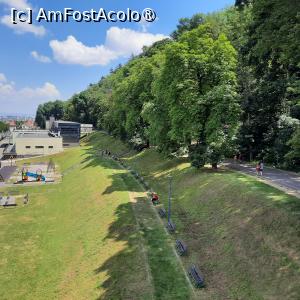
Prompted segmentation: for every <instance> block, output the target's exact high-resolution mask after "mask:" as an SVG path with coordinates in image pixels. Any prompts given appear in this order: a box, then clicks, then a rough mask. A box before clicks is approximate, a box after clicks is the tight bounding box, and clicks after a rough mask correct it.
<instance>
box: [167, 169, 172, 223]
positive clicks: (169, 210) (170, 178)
mask: <svg viewBox="0 0 300 300" xmlns="http://www.w3.org/2000/svg"><path fill="white" fill-rule="evenodd" d="M168 179H169V208H168V223H170V221H171V198H172V176H171V175H169V176H168Z"/></svg>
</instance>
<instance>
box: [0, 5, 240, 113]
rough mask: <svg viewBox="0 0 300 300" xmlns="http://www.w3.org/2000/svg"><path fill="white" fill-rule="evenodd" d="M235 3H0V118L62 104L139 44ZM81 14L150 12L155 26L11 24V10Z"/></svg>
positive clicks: (137, 24) (139, 45)
mask: <svg viewBox="0 0 300 300" xmlns="http://www.w3.org/2000/svg"><path fill="white" fill-rule="evenodd" d="M233 3H234V0H215V1H209V0H186V1H171V0H131V1H130V0H127V1H126V0H102V1H99V0H98V1H93V0H87V1H81V0H77V1H76V0H73V1H70V0H69V1H66V0H61V1H55V0H54V1H51V0H44V1H37V0H0V37H1V47H0V114H5V113H14V114H31V115H34V114H35V110H36V107H37V105H38V104H39V103H43V102H46V101H49V100H54V99H56V98H57V99H62V100H66V99H68V98H69V97H70V96H72V95H73V94H74V93H76V92H79V91H81V90H83V89H85V88H86V87H87V86H88V84H89V83H94V82H97V81H98V80H99V79H100V78H101V76H103V75H106V74H107V73H108V72H109V70H110V69H111V68H112V67H115V66H116V65H118V64H119V63H124V62H126V60H127V59H128V57H130V54H131V53H135V54H138V53H139V51H140V49H141V47H142V44H151V43H152V42H153V41H156V40H159V39H162V38H164V37H165V36H168V35H169V34H170V33H171V32H172V31H173V30H174V29H175V28H176V25H177V23H178V20H179V19H180V18H182V17H190V16H192V15H193V14H195V13H198V12H203V13H207V12H212V11H216V10H219V9H222V8H224V7H226V6H229V5H232V4H233ZM11 7H16V8H25V7H30V8H32V9H33V10H34V15H35V13H36V12H37V11H38V9H39V8H44V9H45V10H56V11H57V10H63V9H64V8H65V7H70V8H73V9H74V10H79V11H84V10H90V9H95V10H98V9H99V8H101V7H103V8H105V9H106V10H107V11H109V10H114V11H118V10H126V9H127V8H130V9H133V10H138V11H142V10H143V9H144V8H148V7H149V8H153V9H154V10H155V12H156V14H157V17H158V18H157V20H156V21H155V22H154V23H151V24H150V23H148V26H146V27H145V26H142V25H143V24H139V23H129V22H126V23H121V22H117V23H104V22H101V23H84V22H82V23H77V22H74V21H71V22H69V23H46V22H41V23H37V22H34V23H33V24H32V25H29V24H26V25H25V26H24V25H23V26H22V24H17V25H13V24H11V22H10V19H9V17H8V16H10V8H11Z"/></svg>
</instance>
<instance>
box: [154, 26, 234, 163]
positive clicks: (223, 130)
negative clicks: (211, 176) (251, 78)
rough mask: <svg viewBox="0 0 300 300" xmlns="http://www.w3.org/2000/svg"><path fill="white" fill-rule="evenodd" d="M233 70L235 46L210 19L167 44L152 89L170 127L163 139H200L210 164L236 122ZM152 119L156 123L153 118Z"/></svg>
mask: <svg viewBox="0 0 300 300" xmlns="http://www.w3.org/2000/svg"><path fill="white" fill-rule="evenodd" d="M235 70H236V52H235V50H234V48H233V47H232V45H231V44H230V42H229V41H228V39H227V38H226V37H225V35H223V34H220V35H219V36H215V35H214V30H213V28H212V27H211V25H210V24H206V25H201V26H199V27H198V28H196V29H194V30H191V31H187V32H186V33H184V34H182V36H181V37H180V39H179V41H178V42H175V43H172V44H171V45H169V46H168V47H167V48H166V62H165V65H164V67H163V70H162V73H161V76H160V78H159V79H158V83H157V90H156V97H157V99H159V101H158V102H159V103H165V104H164V105H163V107H162V109H161V110H160V109H158V110H157V114H158V115H159V114H162V115H161V117H159V119H163V117H164V118H165V123H167V124H165V125H167V126H164V130H166V129H169V130H168V132H164V136H163V139H164V140H165V141H164V143H165V145H167V144H166V139H168V140H169V141H168V144H170V145H171V146H173V145H178V146H184V147H190V146H191V145H192V144H196V145H200V144H201V145H202V146H204V147H206V151H205V153H206V154H207V158H208V159H209V160H210V161H211V162H212V163H213V164H214V165H215V164H216V163H217V162H218V161H219V159H220V155H216V153H217V152H218V153H220V154H222V153H223V151H222V149H225V147H224V146H225V144H226V143H227V141H228V140H229V139H230V138H232V137H233V136H234V134H235V133H236V128H237V123H238V112H239V109H238V104H237V95H236V92H235V87H236V86H235V82H236V78H235ZM158 108H160V106H158ZM151 123H154V125H152V126H155V123H156V119H153V121H152V122H150V124H151ZM197 149H198V147H196V148H194V150H196V151H197ZM223 154H224V153H223Z"/></svg>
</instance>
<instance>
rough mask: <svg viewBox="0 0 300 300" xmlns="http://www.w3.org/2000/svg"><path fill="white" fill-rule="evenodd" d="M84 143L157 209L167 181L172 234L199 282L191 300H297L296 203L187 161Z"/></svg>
mask: <svg viewBox="0 0 300 300" xmlns="http://www.w3.org/2000/svg"><path fill="white" fill-rule="evenodd" d="M92 141H93V143H95V145H96V147H97V148H98V149H108V150H110V151H112V153H114V154H117V155H123V160H124V162H125V163H126V164H128V165H130V166H132V168H134V169H135V170H137V171H138V172H139V173H140V174H141V175H142V176H143V177H144V178H145V180H146V181H147V182H148V183H149V184H150V185H151V187H152V188H153V189H154V190H155V191H157V192H158V193H159V195H160V196H161V199H162V202H163V203H164V205H167V196H168V179H167V176H168V175H169V174H171V175H172V176H173V206H172V208H173V216H172V219H173V221H174V222H175V224H176V226H177V233H176V237H179V238H181V239H182V240H183V241H185V242H186V243H187V245H188V248H189V256H188V257H187V258H184V259H183V262H184V265H185V266H186V267H187V266H189V265H190V264H191V263H197V264H198V265H199V266H200V269H201V270H202V272H203V274H204V276H205V279H206V283H207V288H206V289H204V290H203V291H201V292H199V299H200V296H201V299H298V298H299V294H300V283H299V275H300V259H299V257H300V241H299V234H300V231H299V230H300V219H299V215H300V204H299V199H297V198H294V197H291V196H288V195H286V194H284V193H282V192H280V191H278V190H277V189H274V188H273V187H270V186H268V185H266V184H264V183H261V182H258V181H257V180H256V179H255V178H252V177H249V176H245V175H242V174H240V173H236V172H232V171H229V170H226V169H221V170H218V171H212V170H211V169H202V170H196V169H195V168H193V167H191V166H190V163H189V162H188V161H187V159H184V158H183V159H167V158H165V157H163V156H162V155H161V154H159V153H158V152H157V151H156V150H155V149H151V150H146V151H143V152H141V153H138V154H136V153H134V152H130V151H129V149H128V148H127V147H126V146H125V145H124V144H123V143H122V142H120V141H117V140H116V139H115V138H112V137H110V136H107V135H106V134H101V133H98V134H96V135H94V136H93V137H92ZM126 153H127V154H126Z"/></svg>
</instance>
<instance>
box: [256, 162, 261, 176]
mask: <svg viewBox="0 0 300 300" xmlns="http://www.w3.org/2000/svg"><path fill="white" fill-rule="evenodd" d="M255 170H256V175H257V176H258V175H259V173H260V162H259V163H258V164H257V165H256V167H255Z"/></svg>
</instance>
